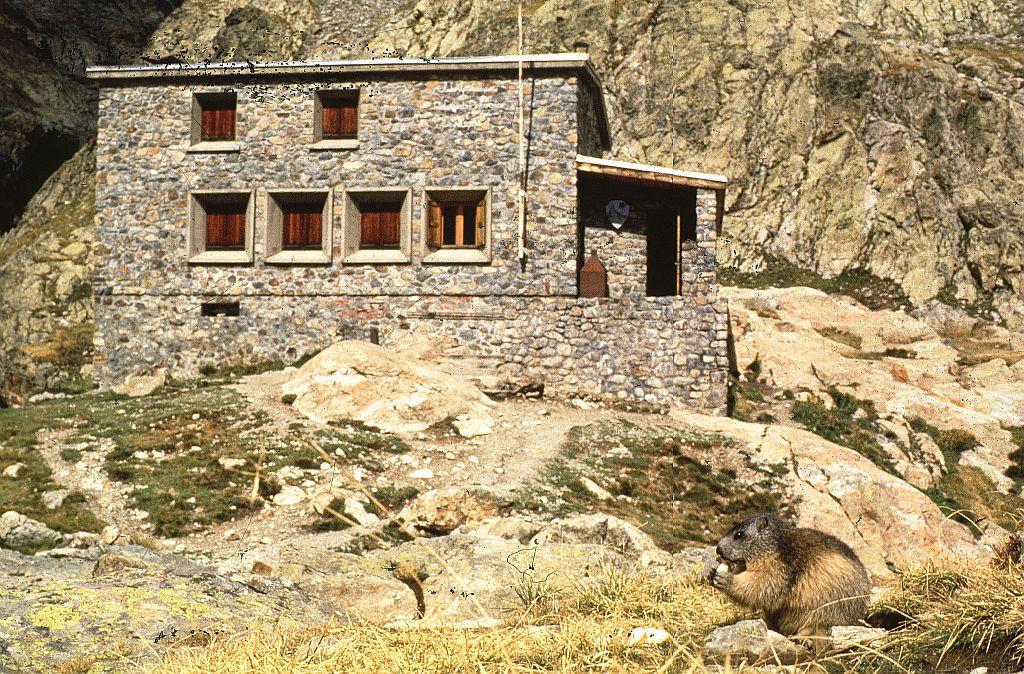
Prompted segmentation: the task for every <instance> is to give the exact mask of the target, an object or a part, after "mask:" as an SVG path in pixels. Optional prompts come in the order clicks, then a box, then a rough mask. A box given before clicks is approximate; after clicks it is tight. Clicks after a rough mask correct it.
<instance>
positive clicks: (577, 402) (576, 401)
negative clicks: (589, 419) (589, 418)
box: [569, 398, 593, 410]
mask: <svg viewBox="0 0 1024 674" xmlns="http://www.w3.org/2000/svg"><path fill="white" fill-rule="evenodd" d="M569 402H570V403H572V406H573V407H576V408H578V409H581V410H589V409H591V408H593V405H591V404H590V403H588V402H587V401H586V400H583V399H582V398H573V399H572V400H570V401H569Z"/></svg>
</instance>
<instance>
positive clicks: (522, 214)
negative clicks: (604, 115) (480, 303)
mask: <svg viewBox="0 0 1024 674" xmlns="http://www.w3.org/2000/svg"><path fill="white" fill-rule="evenodd" d="M518 26H519V261H520V262H522V261H523V260H524V259H525V258H526V139H525V138H523V135H524V134H525V133H526V122H525V118H524V113H523V2H522V0H519V11H518Z"/></svg>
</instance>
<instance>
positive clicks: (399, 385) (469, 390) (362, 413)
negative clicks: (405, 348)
mask: <svg viewBox="0 0 1024 674" xmlns="http://www.w3.org/2000/svg"><path fill="white" fill-rule="evenodd" d="M281 393H282V394H284V395H285V396H289V397H290V398H291V399H292V400H294V402H293V405H294V406H295V409H297V410H299V411H300V412H302V413H303V414H305V415H306V416H307V417H309V418H310V419H313V420H314V421H318V422H321V423H327V422H330V421H344V420H349V419H354V420H356V421H359V422H361V423H364V424H366V425H367V426H371V427H373V428H378V429H380V430H383V431H387V432H391V433H409V432H419V431H425V430H426V429H428V428H430V427H431V426H433V425H435V424H438V425H442V426H445V425H447V424H448V423H449V422H451V420H453V419H457V418H459V417H463V419H462V420H463V422H464V423H468V421H469V420H470V419H474V420H477V421H478V422H479V423H480V424H484V425H487V426H493V421H492V420H491V417H490V414H489V413H488V409H489V408H490V407H491V406H492V405H493V404H494V403H493V402H491V400H490V399H488V398H487V396H486V395H484V394H483V393H481V392H480V390H479V389H477V388H476V387H475V386H474V385H473V384H472V383H470V382H468V381H466V380H465V379H464V378H462V377H458V376H455V375H453V374H450V373H448V372H446V371H444V370H443V369H441V368H440V367H438V366H436V365H434V364H432V363H430V362H428V361H426V360H422V359H420V358H417V357H416V356H415V355H414V354H413V353H412V352H407V353H396V352H392V351H389V350H387V349H384V348H382V347H380V346H377V345H376V344H370V343H369V342H360V341H355V340H346V341H342V342H338V343H336V344H334V345H332V346H329V347H327V348H326V349H324V350H323V351H321V352H320V353H319V354H317V355H316V356H314V357H313V358H312V359H311V360H310V361H309V362H307V363H305V364H304V365H303V366H302V367H301V368H299V369H298V371H297V372H296V373H295V375H294V376H293V377H292V378H291V380H290V381H288V382H287V383H285V384H284V385H283V386H282V387H281Z"/></svg>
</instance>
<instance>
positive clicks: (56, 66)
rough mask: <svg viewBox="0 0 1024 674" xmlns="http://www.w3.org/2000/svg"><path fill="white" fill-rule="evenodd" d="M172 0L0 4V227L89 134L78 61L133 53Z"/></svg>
mask: <svg viewBox="0 0 1024 674" xmlns="http://www.w3.org/2000/svg"><path fill="white" fill-rule="evenodd" d="M177 4H178V2H177V1H176V0H123V1H121V2H91V1H90V0H9V1H8V2H5V3H4V4H3V7H0V66H2V67H0V232H5V231H7V230H8V229H10V228H11V226H12V225H13V224H14V222H15V220H16V219H17V217H18V216H19V215H20V214H21V211H22V209H23V208H24V207H25V205H26V204H27V203H28V201H29V199H30V198H31V197H32V195H33V194H34V193H35V191H36V190H37V189H39V187H40V186H41V185H42V184H43V181H45V180H46V179H47V177H49V176H50V174H52V173H53V172H54V170H56V169H57V167H58V166H60V165H61V163H62V162H64V161H66V160H67V159H69V158H70V157H71V156H72V155H74V154H75V152H76V151H77V150H78V149H79V147H81V146H82V144H83V143H85V142H86V141H88V140H89V139H90V138H93V137H94V136H95V135H96V110H95V108H96V92H95V89H94V88H93V87H92V85H90V84H88V83H87V82H86V81H85V79H84V77H83V73H84V72H85V66H86V65H92V64H95V63H126V62H131V61H133V60H135V59H136V58H138V55H139V52H140V50H141V49H142V47H143V46H144V45H145V44H146V39H147V38H148V37H149V35H150V33H151V32H152V31H153V29H154V28H156V26H157V25H158V24H159V23H160V21H161V20H162V19H163V17H164V16H166V15H167V14H168V13H169V12H170V11H171V10H173V9H174V7H175V6H176V5H177Z"/></svg>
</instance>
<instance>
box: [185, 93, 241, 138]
mask: <svg viewBox="0 0 1024 674" xmlns="http://www.w3.org/2000/svg"><path fill="white" fill-rule="evenodd" d="M236 108H237V95H236V94H235V92H233V91H217V92H207V93H198V94H195V95H194V96H193V97H192V145H191V147H190V148H189V149H190V150H191V151H193V152H203V151H232V150H237V149H238V144H237V143H236V142H235V125H236V124H235V122H236V119H235V117H236V115H235V110H236Z"/></svg>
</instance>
